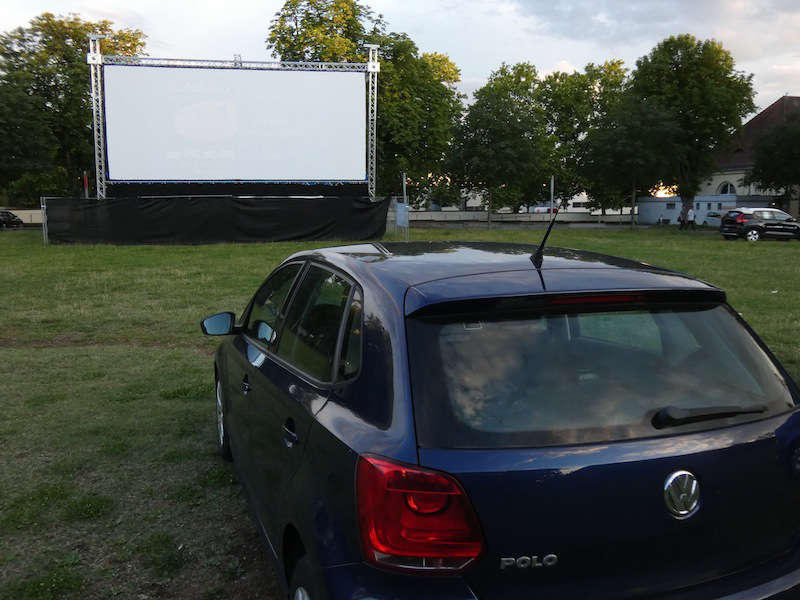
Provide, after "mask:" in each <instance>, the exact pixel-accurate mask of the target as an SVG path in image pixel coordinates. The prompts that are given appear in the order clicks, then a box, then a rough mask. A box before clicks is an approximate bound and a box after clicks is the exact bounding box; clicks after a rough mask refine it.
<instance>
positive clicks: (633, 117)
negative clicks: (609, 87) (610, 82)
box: [581, 91, 680, 209]
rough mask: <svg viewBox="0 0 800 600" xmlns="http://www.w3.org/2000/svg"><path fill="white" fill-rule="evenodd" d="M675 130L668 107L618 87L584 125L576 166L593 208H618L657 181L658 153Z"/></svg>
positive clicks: (664, 150)
mask: <svg viewBox="0 0 800 600" xmlns="http://www.w3.org/2000/svg"><path fill="white" fill-rule="evenodd" d="M679 134H680V131H679V127H678V125H677V123H675V121H674V120H673V119H672V115H671V113H670V112H669V111H667V110H665V109H664V108H663V107H661V106H660V105H658V104H651V103H650V102H648V101H647V100H641V99H640V98H637V97H636V96H634V95H633V94H632V93H631V92H630V91H623V92H621V93H620V94H619V96H618V97H617V98H616V99H615V100H613V101H611V102H610V103H609V104H608V106H607V110H606V112H605V113H604V114H602V115H601V116H600V117H599V118H598V120H597V121H596V123H595V124H594V126H593V127H592V128H591V129H590V131H589V134H588V135H587V137H586V140H585V145H584V154H583V157H582V164H581V172H582V174H583V180H584V181H585V182H586V193H587V195H588V196H589V199H590V201H591V205H592V206H593V207H596V208H601V209H608V208H621V207H622V206H624V205H626V204H628V203H629V202H628V201H629V200H632V199H631V194H632V193H633V194H636V193H637V192H638V191H647V190H650V189H652V188H653V187H655V186H656V185H657V184H658V183H659V181H660V178H661V176H660V164H661V156H662V155H663V154H664V153H668V152H669V151H670V149H671V144H672V143H673V140H675V139H676V137H677V136H678V135H679Z"/></svg>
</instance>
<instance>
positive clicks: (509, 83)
mask: <svg viewBox="0 0 800 600" xmlns="http://www.w3.org/2000/svg"><path fill="white" fill-rule="evenodd" d="M538 81H539V79H538V74H537V72H536V67H534V66H533V65H532V64H530V63H519V64H516V65H511V66H509V65H506V64H503V65H502V66H501V67H500V68H499V69H498V70H497V71H494V72H493V73H492V74H491V75H490V76H489V80H488V82H487V83H486V85H484V86H483V87H482V88H480V89H479V90H477V91H476V92H475V101H474V102H473V103H472V104H471V105H470V106H469V108H468V109H467V112H466V115H465V118H464V120H463V123H462V126H461V127H460V129H459V133H458V136H457V141H456V152H457V153H458V156H459V158H460V160H461V161H463V168H464V174H465V180H466V182H467V183H468V185H469V187H471V188H473V189H482V190H485V191H486V192H487V201H486V202H487V203H488V205H489V208H490V209H497V208H500V207H503V206H509V207H510V208H512V209H514V210H516V209H518V208H519V206H520V205H522V204H526V203H527V202H526V198H528V199H530V198H532V197H534V196H537V195H539V194H541V188H542V184H543V183H544V182H545V181H546V180H547V179H548V178H549V173H550V171H551V166H552V165H551V162H550V161H551V157H552V154H553V148H554V139H553V137H552V136H550V135H548V133H547V131H546V126H547V123H546V119H545V116H544V113H543V110H542V108H541V106H540V105H539V104H538V102H537V97H536V89H537V86H538Z"/></svg>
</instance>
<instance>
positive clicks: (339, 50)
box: [267, 0, 462, 195]
mask: <svg viewBox="0 0 800 600" xmlns="http://www.w3.org/2000/svg"><path fill="white" fill-rule="evenodd" d="M365 44H378V45H379V46H380V50H379V58H380V61H381V72H380V75H379V77H378V122H377V143H376V146H377V152H378V161H377V167H378V173H377V185H378V189H379V191H380V192H381V193H395V194H396V193H399V192H400V190H401V187H402V179H401V176H402V173H406V175H407V181H408V182H409V184H410V187H411V193H412V195H418V194H419V193H420V192H421V191H423V190H425V189H428V188H429V187H430V186H431V185H432V183H431V182H432V181H438V180H439V179H440V178H441V176H442V175H443V173H444V162H445V159H446V157H447V155H448V152H449V149H450V144H451V142H452V138H453V132H454V130H455V127H456V124H457V122H458V119H459V118H460V116H461V111H462V105H461V98H460V96H459V94H458V92H457V91H456V89H455V85H454V84H455V83H457V82H458V78H459V71H458V68H457V67H456V66H455V64H453V62H452V61H451V60H450V59H449V58H448V57H447V55H445V54H441V53H436V52H434V53H429V54H420V52H419V49H418V48H417V46H416V44H415V43H414V42H413V41H412V40H411V38H409V37H408V36H407V35H406V34H404V33H391V32H390V33H387V32H386V24H385V23H384V21H383V18H382V17H381V16H380V15H378V16H377V17H376V16H374V15H373V13H372V11H371V10H370V9H369V8H368V7H367V6H366V5H364V4H362V3H360V2H358V1H357V0H287V2H285V3H284V5H283V8H281V10H280V11H279V12H278V13H277V15H276V16H275V18H274V19H273V21H272V24H271V25H270V31H269V36H268V38H267V46H268V48H269V49H270V50H271V51H272V53H273V55H274V56H276V57H278V58H280V59H281V60H322V61H335V62H339V61H364V60H365V59H366V56H365V52H364V45H365Z"/></svg>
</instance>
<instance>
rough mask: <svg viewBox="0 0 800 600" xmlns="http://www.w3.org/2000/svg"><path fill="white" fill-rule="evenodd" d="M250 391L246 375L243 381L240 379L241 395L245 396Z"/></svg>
mask: <svg viewBox="0 0 800 600" xmlns="http://www.w3.org/2000/svg"><path fill="white" fill-rule="evenodd" d="M250 389H251V386H250V381H249V380H248V378H247V375H245V376H244V379H242V393H243V394H244V395H245V396H246V395H247V394H248V393H249V392H250Z"/></svg>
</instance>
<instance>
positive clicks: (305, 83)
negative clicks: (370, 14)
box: [103, 65, 367, 182]
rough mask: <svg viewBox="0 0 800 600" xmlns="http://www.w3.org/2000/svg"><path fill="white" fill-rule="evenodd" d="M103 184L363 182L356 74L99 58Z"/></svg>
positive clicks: (361, 84) (360, 88)
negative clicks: (147, 64) (101, 60)
mask: <svg viewBox="0 0 800 600" xmlns="http://www.w3.org/2000/svg"><path fill="white" fill-rule="evenodd" d="M103 79H104V87H105V89H104V92H105V94H104V95H105V128H106V160H107V169H108V171H107V177H108V179H109V180H110V181H112V182H113V181H269V182H280V181H316V182H325V181H352V182H360V181H365V180H366V179H367V167H366V163H367V159H366V84H365V76H364V73H363V72H338V71H267V70H245V69H220V68H216V69H215V68H179V67H142V66H129V65H105V66H104V68H103Z"/></svg>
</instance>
